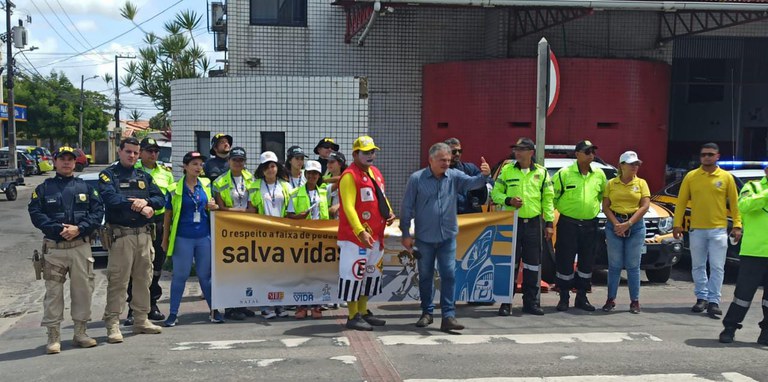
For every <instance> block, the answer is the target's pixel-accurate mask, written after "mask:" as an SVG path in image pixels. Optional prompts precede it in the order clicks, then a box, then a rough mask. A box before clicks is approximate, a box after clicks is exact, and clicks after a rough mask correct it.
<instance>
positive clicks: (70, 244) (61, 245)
mask: <svg viewBox="0 0 768 382" xmlns="http://www.w3.org/2000/svg"><path fill="white" fill-rule="evenodd" d="M43 241H44V242H45V245H46V246H47V247H48V248H56V249H70V248H75V247H79V246H81V245H85V244H88V243H90V240H88V238H84V237H83V238H79V239H75V240H72V241H59V242H57V241H56V240H51V239H43Z"/></svg>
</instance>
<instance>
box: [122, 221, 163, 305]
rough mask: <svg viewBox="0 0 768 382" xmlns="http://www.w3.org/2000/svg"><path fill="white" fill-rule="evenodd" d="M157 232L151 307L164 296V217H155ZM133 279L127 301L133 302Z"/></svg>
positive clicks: (151, 285) (150, 288) (154, 245)
mask: <svg viewBox="0 0 768 382" xmlns="http://www.w3.org/2000/svg"><path fill="white" fill-rule="evenodd" d="M161 217H162V216H161ZM155 226H156V233H157V235H156V236H155V241H153V242H152V247H154V248H155V259H154V260H152V283H151V284H149V300H150V302H151V307H150V309H151V308H154V307H155V306H156V305H157V300H159V299H160V297H162V296H163V288H162V287H161V286H160V275H161V274H162V272H163V264H164V263H165V251H163V248H162V247H161V246H160V244H162V242H163V219H155ZM132 283H133V280H130V281H128V299H127V300H126V301H128V302H131V299H132V298H133V296H132V295H131V286H132V285H131V284H132Z"/></svg>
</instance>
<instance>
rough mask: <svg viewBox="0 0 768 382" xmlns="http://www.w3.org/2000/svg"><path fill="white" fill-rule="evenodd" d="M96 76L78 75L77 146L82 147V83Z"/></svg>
mask: <svg viewBox="0 0 768 382" xmlns="http://www.w3.org/2000/svg"><path fill="white" fill-rule="evenodd" d="M96 77H98V76H96V75H94V76H93V77H88V78H85V75H81V76H80V126H78V128H77V147H78V148H79V149H81V150H82V149H83V98H85V97H84V96H83V84H85V81H88V80H92V79H94V78H96Z"/></svg>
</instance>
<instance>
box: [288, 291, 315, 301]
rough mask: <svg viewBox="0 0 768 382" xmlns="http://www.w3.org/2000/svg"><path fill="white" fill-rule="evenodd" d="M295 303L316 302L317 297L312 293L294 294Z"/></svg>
mask: <svg viewBox="0 0 768 382" xmlns="http://www.w3.org/2000/svg"><path fill="white" fill-rule="evenodd" d="M293 301H296V302H308V301H315V295H314V294H312V292H293Z"/></svg>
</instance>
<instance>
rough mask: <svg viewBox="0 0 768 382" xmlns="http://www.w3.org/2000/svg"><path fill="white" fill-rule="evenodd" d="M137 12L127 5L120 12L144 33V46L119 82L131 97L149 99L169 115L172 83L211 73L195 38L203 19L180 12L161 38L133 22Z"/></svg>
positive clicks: (191, 13)
mask: <svg viewBox="0 0 768 382" xmlns="http://www.w3.org/2000/svg"><path fill="white" fill-rule="evenodd" d="M138 11H139V10H138V7H137V6H136V5H134V4H133V3H131V2H130V1H126V2H125V5H124V6H123V7H122V8H120V15H121V16H122V17H123V18H125V19H127V20H129V21H131V23H133V25H135V26H136V27H137V28H138V29H140V30H141V31H142V32H144V43H145V44H146V46H145V47H143V48H141V49H139V56H138V60H137V61H130V62H129V63H128V64H127V65H126V67H125V70H126V74H125V75H124V76H123V78H121V81H120V82H121V83H122V84H123V86H126V87H128V88H130V89H131V90H132V91H133V92H134V93H136V94H139V95H143V96H147V97H149V98H150V99H151V100H152V102H153V103H154V104H155V106H156V107H157V108H158V109H160V110H161V111H162V112H163V113H168V112H169V111H170V110H171V81H173V80H176V79H180V78H198V77H203V76H205V74H206V73H207V72H208V70H209V69H210V61H209V60H208V57H207V56H206V55H205V51H203V49H202V48H200V47H199V46H198V45H197V42H196V41H195V35H194V32H195V30H196V29H198V27H199V26H200V21H201V18H202V16H200V15H198V14H197V13H196V12H194V11H191V10H185V11H181V12H179V13H178V14H177V15H176V17H175V18H174V19H172V20H170V21H167V22H166V23H165V24H164V30H165V33H166V35H165V36H164V37H160V36H158V35H156V34H155V33H154V32H148V31H146V30H144V29H143V28H142V27H141V25H140V24H139V23H137V22H136V15H137V14H138Z"/></svg>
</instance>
